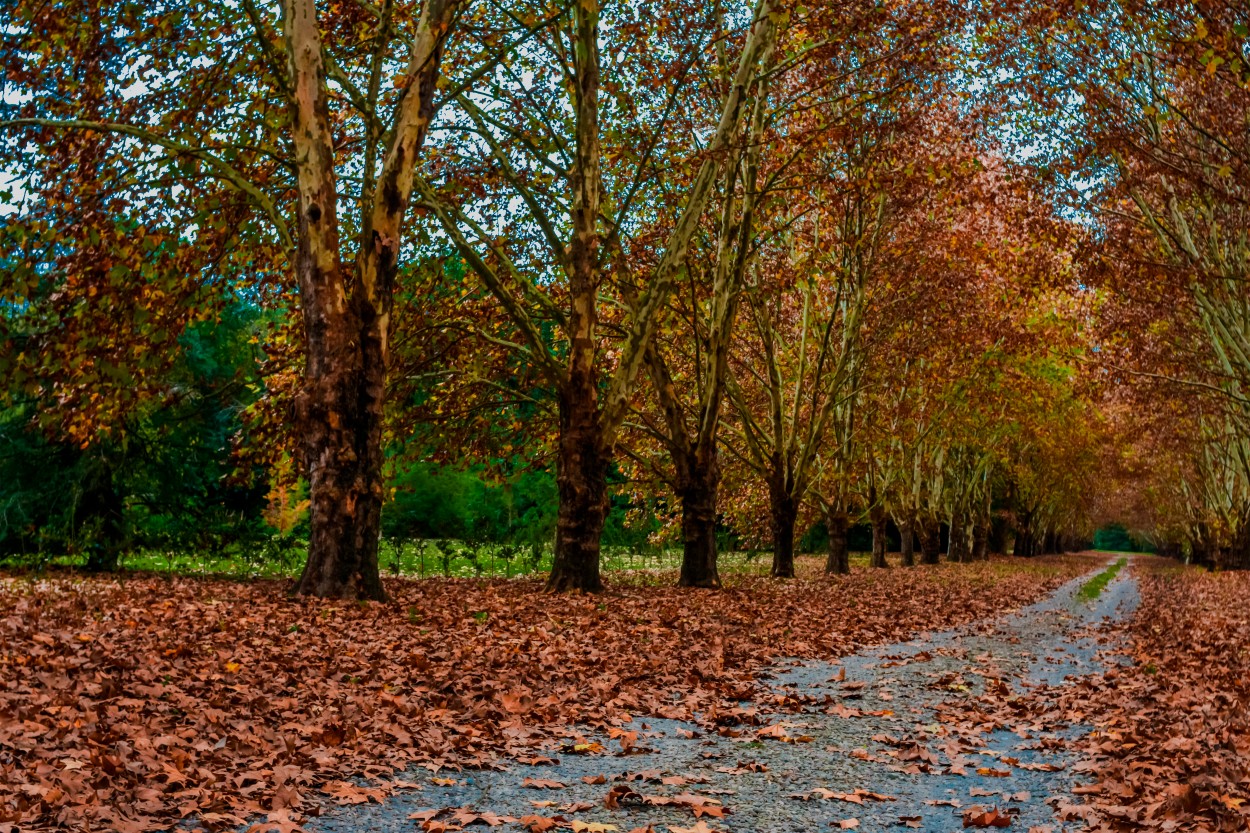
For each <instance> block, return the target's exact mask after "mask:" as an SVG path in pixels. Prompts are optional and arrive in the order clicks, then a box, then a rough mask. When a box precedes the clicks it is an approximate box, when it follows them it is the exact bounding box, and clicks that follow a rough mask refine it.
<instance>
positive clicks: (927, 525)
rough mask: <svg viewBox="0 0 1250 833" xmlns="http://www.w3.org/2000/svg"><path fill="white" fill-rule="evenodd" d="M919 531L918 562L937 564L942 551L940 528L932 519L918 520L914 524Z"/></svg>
mask: <svg viewBox="0 0 1250 833" xmlns="http://www.w3.org/2000/svg"><path fill="white" fill-rule="evenodd" d="M916 528H917V531H918V532H919V533H920V563H921V564H937V563H938V560H939V557H940V553H941V552H942V534H941V533H942V529H941V526H940V525H939V524H937V523H935V522H933V521H929V522H920V523H918V524H917V526H916Z"/></svg>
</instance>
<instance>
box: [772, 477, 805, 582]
mask: <svg viewBox="0 0 1250 833" xmlns="http://www.w3.org/2000/svg"><path fill="white" fill-rule="evenodd" d="M770 491H771V492H772V495H771V503H772V531H773V568H772V571H771V573H770V574H771V575H772V576H773V577H774V578H794V523H795V521H796V520H797V519H798V515H799V511H798V510H799V507H798V502H797V501H796V500H794V499H793V498H792V497H790V495H789V494H788V493H786V492H784V490H781V489H776V488H774V489H771V490H770Z"/></svg>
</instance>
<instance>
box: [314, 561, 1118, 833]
mask: <svg viewBox="0 0 1250 833" xmlns="http://www.w3.org/2000/svg"><path fill="white" fill-rule="evenodd" d="M1091 575H1093V574H1091ZM1088 578H1089V576H1087V577H1085V578H1083V579H1078V580H1075V581H1072V582H1069V583H1068V584H1066V585H1064V586H1063V587H1062V588H1060V589H1059V590H1058V591H1056V592H1055V593H1053V594H1052V595H1051V596H1050V597H1048V598H1046V599H1045V600H1043V601H1042V602H1039V603H1038V604H1035V605H1032V606H1030V607H1028V608H1025V609H1022V610H1020V611H1018V612H1016V613H1015V614H1012V615H1009V616H1006V617H1003V618H1000V619H996V620H992V621H986V622H980V623H975V624H973V625H970V626H967V627H964V628H960V629H958V630H953V631H949V632H944V633H933V634H922V635H918V636H917V637H916V638H915V639H912V640H911V641H908V642H904V643H897V644H893V645H887V646H883V647H878V648H875V649H872V650H868V651H865V652H863V653H860V654H857V655H854V656H848V657H844V658H842V659H841V660H839V661H837V662H820V661H810V660H804V661H799V660H794V661H790V662H787V663H782V664H780V665H779V666H777V667H776V668H775V669H774V670H773V673H772V674H771V676H770V678H769V680H768V683H769V684H770V685H771V686H772V687H773V690H774V692H775V693H776V694H777V695H778V697H777V698H776V699H778V700H779V701H780V705H781V706H782V708H776V707H773V706H770V707H768V708H767V709H762V708H761V709H759V711H758V712H756V711H755V709H756V707H754V706H753V705H752V704H750V703H743V704H741V708H740V709H739V710H734V711H731V712H727V713H725V714H723V715H719V716H717V715H709V716H708V718H709V719H708V721H707V722H706V724H705V725H695V724H686V723H679V722H675V721H668V720H638V721H636V722H635V723H634V724H633V725H632V726H630V727H626V728H627V730H629V731H630V732H632V734H626V735H624V736H620V735H618V736H616V737H607V736H602V735H590V736H587V737H585V738H584V743H581V744H579V743H577V742H576V741H577V740H578V739H570V741H569V743H567V744H566V745H565V748H563V749H554V750H551V751H549V752H548V753H547V756H548V757H550V758H551V759H552V761H553V762H552V763H550V764H545V765H532V766H531V765H514V766H512V767H510V768H508V769H507V770H504V771H482V772H477V771H473V772H461V773H454V772H453V773H447V772H443V773H439V774H436V775H432V774H430V773H426V772H424V771H419V772H417V773H410V774H409V775H408V776H406V777H407V778H408V779H409V780H411V781H414V782H417V784H418V785H419V788H418V789H411V790H403V791H398V792H396V793H394V794H392V795H391V796H389V797H387V798H386V799H385V800H384V801H383V802H382V803H369V804H361V805H356V806H350V807H333V808H329V809H327V810H326V812H325V813H324V814H323V815H322V816H321V817H319V818H312V819H309V821H308V823H307V824H306V825H305V827H306V828H307V829H308V830H310V831H316V833H345V831H363V830H377V831H400V830H402V831H413V830H419V829H421V825H422V823H423V822H425V821H426V820H427V819H432V821H431V822H430V823H429V825H428V829H430V830H443V829H458V828H459V827H460V826H462V825H464V824H466V823H468V822H470V821H472V817H474V816H478V817H479V818H478V820H477V821H476V823H475V825H474V827H475V829H478V830H484V829H486V827H485V826H482V825H484V824H488V823H490V822H491V821H495V822H498V819H499V818H500V817H504V818H507V817H510V818H512V819H522V818H524V819H525V821H526V822H527V823H528V824H529V825H530V827H529V828H527V827H526V826H522V824H521V823H520V822H519V821H505V822H503V823H502V824H498V825H497V826H494V827H493V828H492V829H494V830H498V831H520V830H525V829H543V825H544V824H545V822H541V821H538V822H535V821H534V820H533V819H530V818H525V817H541V818H548V819H550V818H554V819H558V820H559V821H560V822H562V823H563V824H562V825H561V826H563V827H566V828H568V827H571V828H572V829H574V830H590V831H596V830H602V831H610V830H612V829H616V830H619V831H623V832H624V831H630V830H633V829H635V828H644V829H645V828H646V827H647V826H648V825H654V827H655V830H656V831H665V830H671V831H674V833H682V831H683V830H690V829H694V830H699V831H703V830H707V829H711V830H721V831H733V833H751V832H755V831H757V832H758V833H771V832H772V831H795V832H796V833H797V832H798V831H813V830H831V829H857V830H860V831H879V830H880V831H884V830H893V831H905V830H909V829H916V830H925V831H934V833H938V832H939V831H940V832H942V833H945V832H946V831H956V830H961V829H963V826H964V824H963V822H964V815H965V814H966V813H969V812H972V813H976V814H979V813H981V812H988V813H990V814H989V815H987V816H980V818H979V820H980V821H981V822H988V821H992V820H993V819H994V814H995V813H997V814H999V816H1000V817H1001V820H1000V822H999V823H1000V824H1009V826H1010V829H1014V830H1020V831H1026V830H1031V829H1041V830H1046V829H1049V830H1051V831H1055V833H1058V831H1061V830H1065V829H1079V828H1080V825H1076V824H1073V823H1068V824H1066V825H1065V824H1062V823H1060V822H1058V821H1056V820H1055V815H1054V812H1053V809H1052V804H1051V803H1048V799H1052V800H1053V799H1054V798H1055V797H1058V796H1063V795H1066V794H1070V791H1071V788H1072V786H1073V785H1074V783H1075V782H1076V781H1078V780H1081V779H1080V774H1079V773H1076V772H1074V771H1073V770H1072V764H1073V763H1074V761H1073V760H1071V759H1070V758H1069V757H1067V754H1066V753H1065V751H1064V749H1063V744H1062V743H1061V742H1060V737H1061V736H1062V735H1065V734H1071V733H1074V732H1079V731H1082V729H1081V727H1080V726H1079V724H1078V725H1077V726H1074V727H1066V728H1065V727H1049V726H1038V725H1028V724H1017V725H1011V724H1010V723H1004V722H1002V721H997V722H992V723H989V724H987V723H986V722H985V721H983V720H978V719H976V716H975V710H970V709H969V708H968V707H969V706H970V705H973V704H974V702H975V701H974V698H975V697H976V696H977V695H978V694H980V693H981V692H982V691H983V690H984V687H985V686H994V687H995V689H996V690H997V691H998V692H1000V693H1002V694H1003V695H1004V696H1010V695H1013V694H1023V693H1026V692H1028V691H1029V690H1030V689H1031V688H1034V687H1036V686H1037V685H1038V684H1041V683H1045V684H1049V685H1059V684H1062V683H1063V682H1064V680H1065V679H1066V678H1069V677H1079V676H1081V675H1085V674H1090V673H1094V672H1096V671H1100V670H1103V669H1104V668H1105V667H1106V665H1105V664H1106V663H1108V662H1112V661H1114V658H1113V657H1110V656H1106V655H1105V653H1106V651H1105V649H1106V648H1107V647H1108V646H1107V645H1106V644H1105V642H1106V637H1105V636H1103V635H1102V634H1101V628H1100V625H1101V624H1103V623H1104V622H1105V620H1106V619H1107V618H1122V617H1124V616H1127V615H1129V614H1130V613H1131V612H1132V611H1133V610H1134V609H1135V607H1136V605H1137V590H1136V585H1135V583H1134V581H1133V579H1132V576H1131V571H1130V570H1122V571H1121V572H1120V574H1119V576H1118V577H1117V578H1116V579H1115V580H1114V581H1112V582H1111V584H1109V585H1108V586H1107V587H1106V589H1105V590H1103V592H1102V594H1101V595H1100V596H1099V597H1098V598H1097V599H1096V600H1094V601H1092V602H1087V601H1082V600H1080V599H1079V598H1078V597H1077V591H1078V589H1079V588H1080V586H1081V585H1082V583H1083V582H1084V581H1085V580H1086V579H1088ZM829 627H831V628H836V627H837V623H836V622H830V623H829ZM1004 687H1006V688H1004ZM970 715H972V718H971V719H970V717H969V716H970ZM588 782H589V783H588ZM857 791H859V792H857ZM610 793H611V794H612V795H611V796H610ZM612 796H614V798H613V797H612ZM605 800H606V801H605ZM607 805H612V806H607ZM458 808H463V811H462V812H461V814H460V816H459V818H458V819H457V818H456V814H455V811H456V810H457V809H458ZM973 808H980V809H973ZM414 814H415V816H414ZM696 815H701V816H702V818H701V823H703V824H706V825H707V827H706V828H703V827H697V826H696V825H697V824H699V823H700V822H697V821H696ZM481 817H485V818H484V819H483V818H481ZM443 824H446V825H448V827H446V828H444V827H443V826H442V825H443ZM534 825H537V827H534ZM598 825H612V826H614V828H613V827H598Z"/></svg>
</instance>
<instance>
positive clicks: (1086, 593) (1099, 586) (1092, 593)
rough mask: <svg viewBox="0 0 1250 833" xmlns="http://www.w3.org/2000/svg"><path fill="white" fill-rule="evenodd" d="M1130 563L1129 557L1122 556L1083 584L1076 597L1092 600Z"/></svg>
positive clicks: (1087, 600)
mask: <svg viewBox="0 0 1250 833" xmlns="http://www.w3.org/2000/svg"><path fill="white" fill-rule="evenodd" d="M1127 563H1128V559H1127V558H1121V559H1119V560H1118V561H1116V562H1115V563H1114V564H1112V565H1111V566H1110V567H1108V568H1107V569H1105V570H1103V571H1102V572H1101V573H1099V574H1098V575H1096V576H1094V577H1093V578H1091V579H1090V580H1089V581H1087V582H1085V583H1084V584H1082V585H1081V589H1080V590H1078V591H1076V597H1077V598H1078V599H1080V600H1081V601H1083V602H1092V601H1093V600H1094V599H1096V598H1098V596H1099V595H1100V594H1101V593H1102V591H1103V588H1104V587H1106V586H1107V585H1108V584H1110V583H1111V580H1112V579H1113V578H1115V577H1116V574H1117V573H1119V572H1120V568H1122V567H1123V566H1124V565H1125V564H1127Z"/></svg>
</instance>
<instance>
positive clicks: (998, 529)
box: [987, 515, 1007, 555]
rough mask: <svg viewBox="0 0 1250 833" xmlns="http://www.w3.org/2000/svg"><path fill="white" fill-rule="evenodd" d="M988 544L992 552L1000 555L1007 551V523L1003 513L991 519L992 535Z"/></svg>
mask: <svg viewBox="0 0 1250 833" xmlns="http://www.w3.org/2000/svg"><path fill="white" fill-rule="evenodd" d="M987 546H988V547H989V551H990V552H992V553H997V554H999V555H1005V554H1006V553H1007V524H1006V522H1005V521H1004V519H1003V517H1002V516H1001V515H994V516H993V518H992V520H991V521H990V535H989V542H988V544H987Z"/></svg>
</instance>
